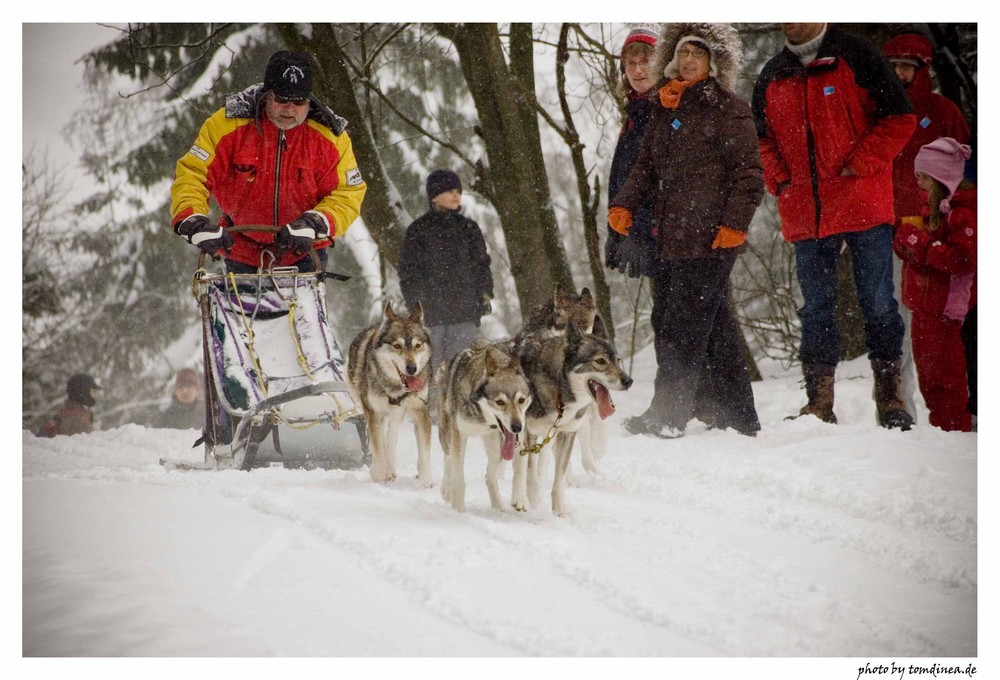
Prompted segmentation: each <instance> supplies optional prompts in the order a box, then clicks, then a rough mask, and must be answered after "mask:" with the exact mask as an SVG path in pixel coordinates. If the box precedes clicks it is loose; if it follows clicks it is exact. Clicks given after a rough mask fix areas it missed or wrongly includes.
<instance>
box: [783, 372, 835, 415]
mask: <svg viewBox="0 0 1000 680" xmlns="http://www.w3.org/2000/svg"><path fill="white" fill-rule="evenodd" d="M836 370H837V367H836V366H833V365H830V364H802V375H803V376H804V377H805V380H806V397H807V398H808V399H809V403H808V404H806V405H805V406H803V407H802V408H801V409H800V410H799V414H798V415H797V416H788V418H786V420H792V419H793V418H798V417H799V416H816V417H817V418H819V419H820V420H822V421H823V422H824V423H831V424H833V425H836V424H837V416H836V415H834V413H833V375H834V373H835V372H836Z"/></svg>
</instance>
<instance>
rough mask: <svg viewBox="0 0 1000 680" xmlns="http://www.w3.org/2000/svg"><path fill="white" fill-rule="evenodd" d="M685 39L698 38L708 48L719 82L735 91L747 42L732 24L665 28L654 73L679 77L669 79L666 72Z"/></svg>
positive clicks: (670, 26)
mask: <svg viewBox="0 0 1000 680" xmlns="http://www.w3.org/2000/svg"><path fill="white" fill-rule="evenodd" d="M685 36H695V37H697V38H698V39H699V40H700V41H701V42H703V43H705V45H707V46H708V49H709V51H710V52H711V53H712V64H713V65H714V66H715V71H716V72H715V73H714V74H713V75H714V77H715V79H716V80H717V81H718V83H719V85H721V86H722V87H723V88H724V89H726V90H729V91H730V92H733V91H735V89H736V80H737V79H738V78H739V76H740V71H741V70H742V69H743V41H742V40H740V34H739V32H738V31H737V30H736V28H735V27H734V26H733V25H732V24H694V23H690V24H687V23H685V24H664V26H663V30H662V31H661V32H660V38H659V40H657V42H656V53H655V55H654V56H653V69H654V71H655V72H656V73H657V74H662V75H664V76H666V77H668V78H672V77H675V76H676V75H677V74H676V73H674V74H671V75H667V73H666V72H665V71H666V68H667V66H668V65H669V64H670V62H671V61H673V59H674V52H675V51H676V49H677V43H679V42H680V40H681V38H683V37H685Z"/></svg>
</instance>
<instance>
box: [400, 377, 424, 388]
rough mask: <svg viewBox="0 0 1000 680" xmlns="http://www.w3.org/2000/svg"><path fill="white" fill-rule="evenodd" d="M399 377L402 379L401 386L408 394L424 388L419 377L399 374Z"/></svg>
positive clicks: (422, 381)
mask: <svg viewBox="0 0 1000 680" xmlns="http://www.w3.org/2000/svg"><path fill="white" fill-rule="evenodd" d="M400 377H401V378H402V379H403V386H404V387H406V389H408V390H409V391H410V392H417V391H418V390H422V389H423V388H424V379H423V378H421V377H420V376H419V375H405V374H400Z"/></svg>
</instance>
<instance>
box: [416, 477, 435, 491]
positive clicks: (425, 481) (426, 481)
mask: <svg viewBox="0 0 1000 680" xmlns="http://www.w3.org/2000/svg"><path fill="white" fill-rule="evenodd" d="M417 484H418V485H419V486H421V487H423V488H425V489H433V488H434V478H433V477H431V476H430V475H426V476H424V475H417Z"/></svg>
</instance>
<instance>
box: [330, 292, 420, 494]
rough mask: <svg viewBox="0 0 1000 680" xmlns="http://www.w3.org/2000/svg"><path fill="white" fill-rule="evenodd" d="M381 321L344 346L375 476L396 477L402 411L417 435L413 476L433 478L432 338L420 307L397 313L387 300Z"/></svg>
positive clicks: (378, 479) (381, 479)
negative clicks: (430, 403)
mask: <svg viewBox="0 0 1000 680" xmlns="http://www.w3.org/2000/svg"><path fill="white" fill-rule="evenodd" d="M383 312H384V313H383V318H382V320H381V321H380V322H378V323H376V324H374V325H372V326H369V327H368V328H366V329H365V330H363V331H361V332H360V333H358V335H357V337H355V338H354V341H353V342H352V343H351V348H350V350H349V352H348V367H347V372H348V376H349V379H350V383H351V389H352V390H353V392H354V397H355V399H356V400H357V402H358V403H359V404H361V408H362V411H363V412H364V415H365V420H366V421H367V424H368V440H369V444H370V448H371V454H372V464H371V468H370V470H369V473H370V474H371V477H372V479H373V480H374V481H376V482H379V483H383V484H384V483H388V482H391V481H393V480H394V479H396V443H397V440H398V437H399V426H400V424H401V423H402V421H403V416H404V415H406V414H409V415H410V418H411V419H412V420H413V424H414V430H415V432H416V436H417V479H418V480H420V481H421V482H422V483H424V484H426V485H428V486H429V485H431V484H433V482H434V480H433V477H432V475H431V464H430V449H431V416H430V411H429V409H428V405H427V404H428V396H429V390H430V382H431V365H430V359H431V343H430V336H429V335H428V334H427V329H426V328H425V327H424V324H423V318H424V314H423V309H422V308H421V307H420V303H417V304H416V305H414V308H413V310H412V311H411V312H410V313H409V314H396V312H395V311H393V309H392V303H391V302H386V304H385V308H384V310H383Z"/></svg>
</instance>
